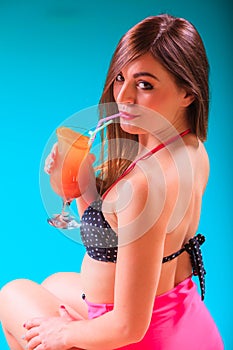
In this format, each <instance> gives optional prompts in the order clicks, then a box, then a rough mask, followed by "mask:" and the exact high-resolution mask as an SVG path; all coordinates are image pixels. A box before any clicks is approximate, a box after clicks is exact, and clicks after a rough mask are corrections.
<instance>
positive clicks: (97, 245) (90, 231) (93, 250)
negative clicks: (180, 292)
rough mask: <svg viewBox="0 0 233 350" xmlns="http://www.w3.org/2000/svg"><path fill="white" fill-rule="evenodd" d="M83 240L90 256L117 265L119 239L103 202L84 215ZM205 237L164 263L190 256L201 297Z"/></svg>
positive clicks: (92, 205)
mask: <svg viewBox="0 0 233 350" xmlns="http://www.w3.org/2000/svg"><path fill="white" fill-rule="evenodd" d="M80 233H81V238H82V241H83V244H84V245H85V247H86V250H87V253H88V255H89V256H90V257H91V258H93V259H95V260H99V261H104V262H112V263H116V261H117V245H118V239H117V234H116V232H115V231H114V230H113V229H112V228H111V226H110V225H109V223H108V222H107V221H106V220H105V218H104V215H103V212H102V200H101V199H99V200H96V201H95V202H93V203H92V204H91V205H90V206H89V207H88V208H87V209H86V210H85V211H84V213H83V216H82V219H81V227H80ZM204 241H205V237H204V236H203V235H201V234H198V235H197V236H195V237H194V238H191V239H190V240H189V241H188V242H187V243H186V244H185V245H184V247H182V248H181V249H180V250H178V251H177V252H175V253H173V254H171V255H169V256H166V257H164V258H163V261H162V262H163V263H166V262H169V261H171V260H173V259H175V258H176V257H178V256H179V255H180V254H182V253H183V252H185V251H186V252H187V253H188V254H189V255H190V259H191V263H192V268H193V274H194V275H195V276H196V275H197V276H198V278H199V281H200V288H201V297H202V300H203V299H204V295H205V274H206V272H205V269H204V265H203V259H202V254H201V249H200V246H201V245H202V244H203V243H204Z"/></svg>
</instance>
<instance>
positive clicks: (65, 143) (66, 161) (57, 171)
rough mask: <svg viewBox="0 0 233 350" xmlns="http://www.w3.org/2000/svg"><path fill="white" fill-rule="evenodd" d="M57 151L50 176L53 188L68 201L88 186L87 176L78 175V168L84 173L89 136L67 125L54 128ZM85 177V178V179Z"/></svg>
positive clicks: (88, 148)
mask: <svg viewBox="0 0 233 350" xmlns="http://www.w3.org/2000/svg"><path fill="white" fill-rule="evenodd" d="M56 134H57V138H58V153H57V156H56V161H55V167H54V169H53V171H52V173H51V176H50V183H51V186H52V188H53V190H54V191H55V192H56V193H57V194H58V195H59V196H60V197H62V198H63V200H64V201H66V202H69V201H72V200H73V199H74V198H77V197H79V196H80V195H81V194H82V193H83V192H84V190H85V189H86V187H87V186H88V178H89V176H88V171H87V176H86V177H85V176H82V177H79V173H80V169H82V171H83V172H84V174H85V168H86V170H87V164H85V159H86V157H87V155H88V153H89V150H90V146H89V137H88V136H85V135H82V134H80V133H79V132H77V131H74V130H72V129H70V128H67V127H60V128H58V129H57V130H56ZM85 178H86V180H85Z"/></svg>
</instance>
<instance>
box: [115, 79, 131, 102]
mask: <svg viewBox="0 0 233 350" xmlns="http://www.w3.org/2000/svg"><path fill="white" fill-rule="evenodd" d="M115 99H116V102H118V103H130V104H134V103H136V92H135V90H134V87H133V86H130V85H128V84H126V83H125V84H123V85H122V86H121V87H120V89H119V90H118V91H117V94H116V98H115Z"/></svg>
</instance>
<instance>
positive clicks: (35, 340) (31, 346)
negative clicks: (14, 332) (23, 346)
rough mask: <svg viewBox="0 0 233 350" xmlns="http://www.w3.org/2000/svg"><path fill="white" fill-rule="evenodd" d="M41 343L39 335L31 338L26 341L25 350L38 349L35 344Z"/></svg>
mask: <svg viewBox="0 0 233 350" xmlns="http://www.w3.org/2000/svg"><path fill="white" fill-rule="evenodd" d="M40 345H41V339H40V337H39V336H36V337H34V338H32V339H31V340H30V341H29V342H28V343H27V350H34V349H38V348H37V346H40Z"/></svg>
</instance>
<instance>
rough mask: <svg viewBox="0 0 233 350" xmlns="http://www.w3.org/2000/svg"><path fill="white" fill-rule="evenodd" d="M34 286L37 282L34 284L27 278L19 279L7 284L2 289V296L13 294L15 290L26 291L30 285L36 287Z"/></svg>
mask: <svg viewBox="0 0 233 350" xmlns="http://www.w3.org/2000/svg"><path fill="white" fill-rule="evenodd" d="M34 284H35V282H33V281H31V280H28V279H26V278H19V279H15V280H12V281H10V282H8V283H6V284H5V285H4V286H3V287H2V288H1V295H3V294H8V293H12V292H14V291H15V290H19V289H25V288H27V287H28V286H29V285H30V286H31V285H34Z"/></svg>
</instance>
